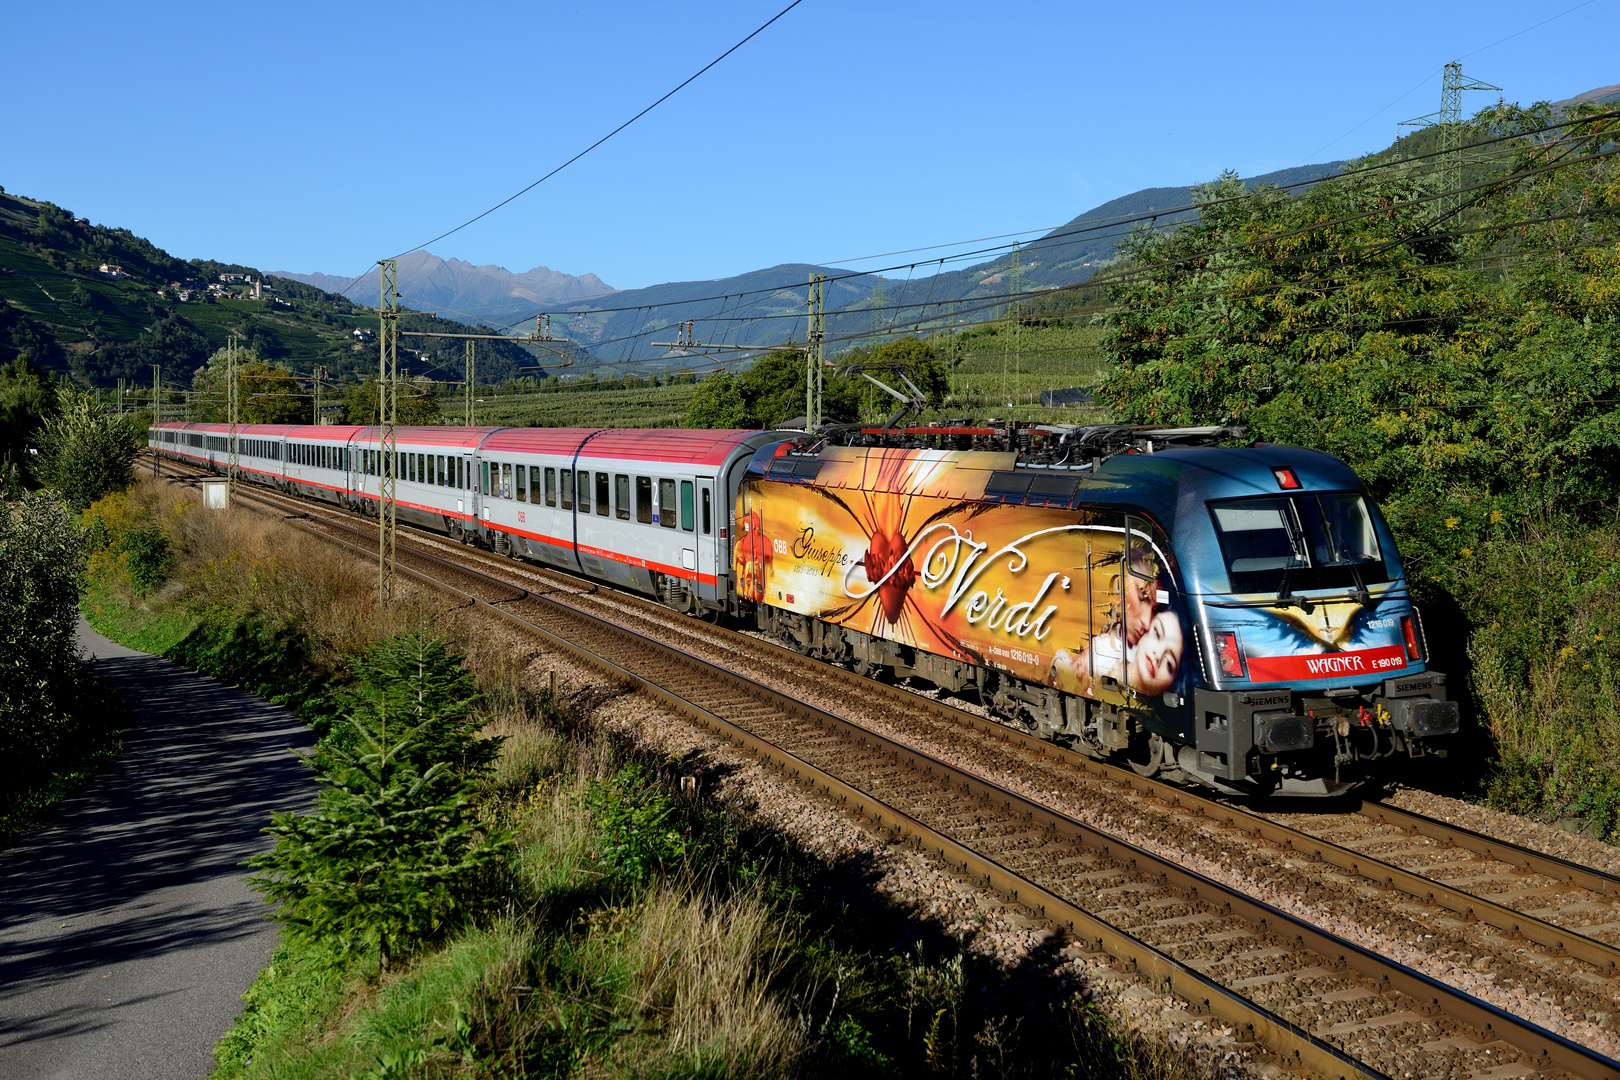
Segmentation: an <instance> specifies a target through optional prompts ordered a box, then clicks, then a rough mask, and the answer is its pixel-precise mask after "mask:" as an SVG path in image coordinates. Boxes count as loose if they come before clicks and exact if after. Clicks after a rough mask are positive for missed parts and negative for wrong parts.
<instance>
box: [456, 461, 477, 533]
mask: <svg viewBox="0 0 1620 1080" xmlns="http://www.w3.org/2000/svg"><path fill="white" fill-rule="evenodd" d="M475 487H476V485H475V484H474V483H473V459H472V455H471V454H462V455H461V472H460V473H458V474H457V475H456V489H457V490H456V513H458V514H467V515H470V516H477V510H476V509H475V505H474V500H473V494H474V490H475ZM466 524H470V523H464V525H463V527H465V526H466Z"/></svg>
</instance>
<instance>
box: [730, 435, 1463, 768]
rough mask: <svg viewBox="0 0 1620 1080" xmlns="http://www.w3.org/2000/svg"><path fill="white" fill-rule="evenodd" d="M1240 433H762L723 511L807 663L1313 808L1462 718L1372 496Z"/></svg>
mask: <svg viewBox="0 0 1620 1080" xmlns="http://www.w3.org/2000/svg"><path fill="white" fill-rule="evenodd" d="M1241 435H1242V430H1241V429H1236V428H1162V429H1150V428H1133V427H1125V426H1119V425H1108V426H1100V427H1092V428H1081V427H1069V426H1060V425H1038V426H1033V427H1027V428H1023V429H1015V430H1013V431H1008V430H1006V429H1005V428H1001V427H994V428H991V427H981V428H973V427H968V426H962V425H958V426H954V427H946V428H911V429H905V430H904V431H894V430H892V429H889V428H884V429H868V430H866V431H864V432H861V433H859V434H855V435H853V437H851V438H848V439H846V440H844V441H845V442H846V443H852V444H853V445H832V444H830V442H829V441H827V440H822V439H809V438H805V439H800V440H796V441H784V442H781V443H779V444H777V445H775V446H765V447H762V448H761V449H760V450H759V451H758V452H757V453H756V454H755V456H754V459H753V461H752V462H750V465H749V469H748V473H747V480H746V482H745V483H744V485H743V486H742V490H741V492H740V495H739V501H738V505H737V528H738V541H739V542H738V544H737V546H736V550H735V556H734V558H735V564H736V568H735V580H736V582H737V591H738V595H739V598H740V600H741V601H742V602H743V603H744V604H746V603H749V602H751V603H752V604H754V605H755V610H756V617H757V619H758V621H759V624H760V626H761V627H762V628H764V629H766V630H768V631H770V632H772V633H774V634H775V635H777V636H778V637H779V638H781V639H782V640H784V641H787V642H789V643H791V644H793V645H794V646H795V647H797V648H799V649H800V650H802V651H804V652H806V653H808V654H810V655H813V656H817V657H820V658H822V659H825V660H830V661H835V662H847V663H850V664H852V665H853V666H854V667H855V668H856V669H857V670H860V671H865V672H875V671H878V670H884V671H888V672H892V673H893V674H894V675H896V676H910V677H915V678H920V679H924V680H927V681H928V682H931V683H934V684H936V685H938V686H940V687H942V688H944V689H946V690H948V691H951V692H953V693H958V694H963V693H965V694H968V695H969V696H970V697H974V696H976V697H977V698H978V700H980V701H982V702H983V703H984V704H985V705H986V706H987V707H989V708H990V709H991V710H992V711H993V712H995V713H996V714H998V715H999V716H1000V717H1001V718H1003V719H1004V720H1011V721H1013V722H1015V723H1018V724H1020V725H1021V726H1024V727H1026V728H1028V729H1031V730H1034V731H1037V732H1039V733H1040V734H1041V735H1043V736H1045V737H1047V738H1050V739H1054V740H1060V741H1063V742H1065V743H1068V744H1069V745H1072V746H1073V747H1075V748H1076V749H1078V750H1080V751H1082V752H1085V753H1088V754H1091V755H1093V756H1096V757H1099V758H1112V759H1116V760H1119V761H1122V762H1125V763H1128V764H1130V765H1131V767H1133V768H1134V769H1135V770H1136V771H1137V772H1139V773H1141V774H1143V775H1154V774H1158V775H1161V776H1163V777H1165V778H1166V779H1170V780H1173V781H1179V782H1195V783H1198V784H1201V785H1204V786H1207V787H1211V788H1216V789H1220V790H1226V791H1232V792H1240V793H1245V794H1251V795H1255V794H1273V793H1282V794H1289V795H1300V796H1328V795H1333V794H1338V793H1341V792H1344V791H1347V790H1349V789H1350V788H1352V787H1354V786H1356V785H1358V784H1360V783H1362V782H1364V781H1366V780H1367V779H1369V778H1372V777H1375V776H1376V775H1377V774H1378V772H1379V763H1380V762H1383V761H1386V760H1387V759H1389V758H1391V757H1393V756H1395V755H1405V756H1412V757H1419V756H1424V755H1437V756H1444V755H1445V752H1446V750H1445V743H1446V741H1447V740H1446V739H1445V738H1444V737H1445V736H1448V735H1451V734H1453V733H1455V732H1456V730H1457V727H1458V713H1457V706H1456V703H1455V702H1452V701H1448V700H1447V699H1446V693H1445V676H1444V675H1443V674H1441V673H1439V672H1436V671H1432V670H1430V669H1429V668H1428V666H1427V663H1426V661H1427V650H1426V645H1425V641H1424V636H1423V627H1422V622H1421V619H1420V617H1419V615H1418V612H1417V610H1416V608H1414V607H1413V605H1412V601H1411V596H1410V594H1409V592H1408V589H1407V584H1406V578H1405V576H1404V574H1403V571H1402V568H1401V561H1400V555H1399V553H1398V551H1397V550H1396V546H1395V542H1394V539H1393V537H1392V536H1391V535H1390V532H1389V528H1388V526H1387V525H1386V524H1385V522H1384V520H1383V518H1382V516H1381V515H1380V514H1379V512H1378V508H1377V506H1376V505H1375V503H1374V502H1373V500H1372V498H1371V497H1370V496H1369V495H1368V493H1367V491H1366V488H1365V486H1364V485H1363V484H1362V483H1361V481H1360V480H1359V478H1357V477H1356V475H1355V474H1354V473H1353V472H1352V471H1351V470H1350V468H1349V467H1348V466H1347V465H1345V463H1344V462H1342V461H1340V460H1339V459H1338V458H1335V457H1332V456H1331V455H1328V454H1322V453H1317V452H1314V451H1309V450H1302V449H1299V448H1297V447H1287V446H1265V445H1259V444H1254V445H1249V446H1230V445H1228V446H1221V445H1214V444H1215V443H1216V442H1219V441H1225V442H1231V441H1232V440H1233V439H1235V438H1238V437H1240V436H1241ZM974 447H986V448H984V449H975V448H974Z"/></svg>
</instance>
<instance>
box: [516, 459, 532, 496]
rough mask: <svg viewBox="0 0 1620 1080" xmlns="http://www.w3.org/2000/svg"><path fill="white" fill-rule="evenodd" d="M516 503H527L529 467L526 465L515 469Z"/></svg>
mask: <svg viewBox="0 0 1620 1080" xmlns="http://www.w3.org/2000/svg"><path fill="white" fill-rule="evenodd" d="M517 501H518V502H528V501H529V467H528V466H527V465H519V466H518V467H517Z"/></svg>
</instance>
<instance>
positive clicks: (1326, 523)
mask: <svg viewBox="0 0 1620 1080" xmlns="http://www.w3.org/2000/svg"><path fill="white" fill-rule="evenodd" d="M1316 512H1317V513H1318V514H1321V516H1322V531H1323V532H1325V533H1327V538H1328V543H1329V544H1331V545H1333V560H1334V561H1333V562H1332V563H1328V564H1327V565H1329V566H1348V567H1349V568H1350V576H1351V578H1353V579H1354V580H1355V583H1356V602H1357V603H1359V604H1361V605H1363V606H1365V605H1367V604H1368V603H1370V602H1371V601H1372V593H1370V592H1368V591H1367V583H1366V582H1365V581H1363V580H1361V567H1360V566H1358V565H1357V563H1358V562H1359V560H1357V559H1352V558H1347V557H1346V555H1345V550H1344V545H1343V544H1341V543H1339V537H1338V535H1337V534H1336V533H1335V532H1334V531H1333V520H1332V519H1331V518H1329V517H1328V516H1327V514H1326V513H1324V512H1323V510H1322V502H1321V500H1320V499H1318V500H1317V503H1316Z"/></svg>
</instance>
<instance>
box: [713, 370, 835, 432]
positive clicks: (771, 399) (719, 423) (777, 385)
mask: <svg viewBox="0 0 1620 1080" xmlns="http://www.w3.org/2000/svg"><path fill="white" fill-rule="evenodd" d="M739 402H740V406H739ZM821 409H822V415H823V416H824V417H825V419H826V420H827V421H828V422H830V423H843V422H846V421H849V420H853V419H855V417H856V416H857V415H858V414H859V411H860V397H859V392H858V391H857V390H856V388H855V387H853V386H852V385H851V384H850V381H849V380H848V379H842V378H838V377H836V376H831V375H829V376H828V377H827V378H826V379H825V381H824V383H823V389H822V395H821ZM803 415H804V354H803V353H801V352H798V351H793V352H788V351H782V352H774V353H770V354H769V355H766V356H762V357H760V358H759V359H758V360H755V361H754V363H753V364H752V365H751V366H750V367H749V368H748V370H746V371H744V372H742V373H740V374H737V375H730V374H727V373H725V372H720V373H718V374H715V375H710V376H708V377H707V378H705V379H704V380H703V381H702V382H700V383H699V384H698V388H697V391H696V392H695V393H694V394H693V396H692V402H691V404H690V405H688V407H687V416H686V423H687V425H688V426H690V427H702V428H724V427H736V428H765V427H771V426H773V425H777V424H782V423H785V422H787V421H789V420H792V419H793V418H795V417H802V416H803Z"/></svg>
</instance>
